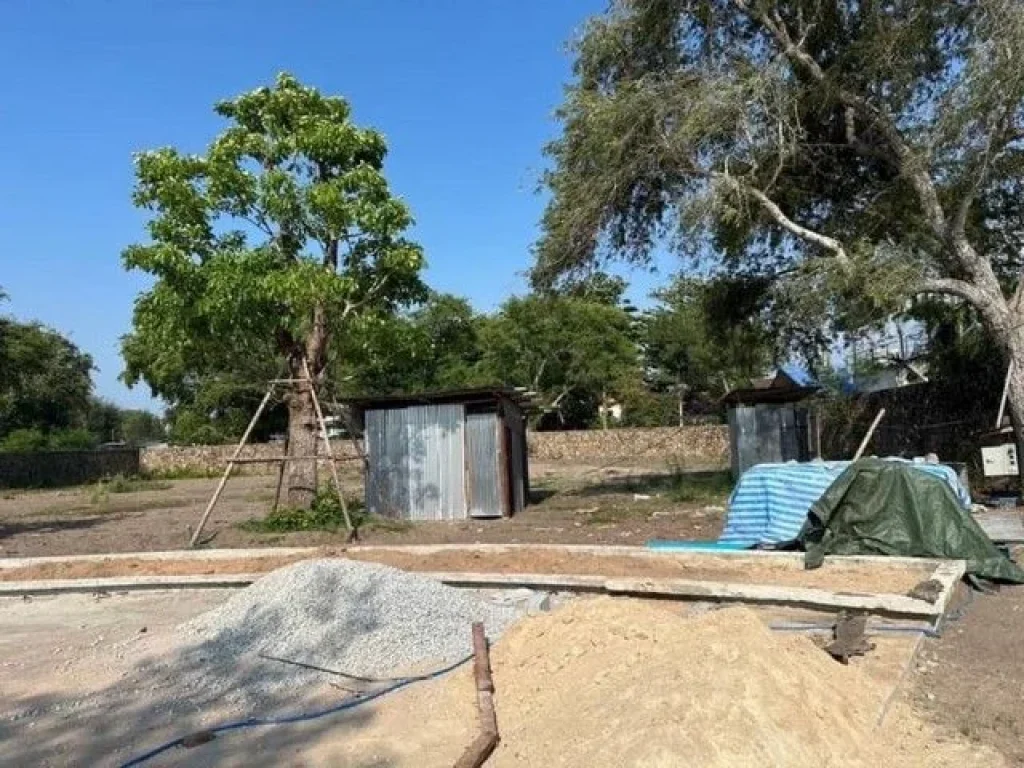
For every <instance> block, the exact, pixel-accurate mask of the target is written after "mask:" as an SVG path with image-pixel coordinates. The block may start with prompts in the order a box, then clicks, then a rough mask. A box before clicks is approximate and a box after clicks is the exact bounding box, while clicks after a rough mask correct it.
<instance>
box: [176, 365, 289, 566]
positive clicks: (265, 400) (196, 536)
mask: <svg viewBox="0 0 1024 768" xmlns="http://www.w3.org/2000/svg"><path fill="white" fill-rule="evenodd" d="M273 393H274V385H273V384H271V385H270V386H269V387H268V388H267V394H265V395H264V396H263V399H262V400H261V401H260V406H259V408H257V409H256V413H254V414H253V417H252V420H251V421H250V422H249V426H248V427H246V428H245V433H244V434H243V435H242V439H241V440H239V441H238V447H237V448H235V452H234V454H233V455H232V456H231V458H230V459H228V465H227V466H226V467H224V474H223V475H221V478H220V482H219V483H218V484H217V490H215V491H214V492H213V497H212V498H211V499H210V503H209V504H207V505H206V510H205V511H204V512H203V516H202V517H200V518H199V525H197V526H196V530H195V533H193V534H192V540H191V541H189V543H188V545H189V547H195V545H196V543H197V542H198V541H199V536H200V534H201V533H202V532H203V527H204V526H205V525H206V521H207V519H208V518H209V517H210V513H211V512H212V511H213V508H214V506H216V504H217V500H218V499H219V498H220V495H221V494H222V493H223V492H224V486H225V485H227V483H228V478H229V477H231V472H232V471H233V470H234V468H235V459H237V458H238V457H239V456H240V455H241V454H242V449H243V448H245V444H246V442H247V441H248V440H249V435H251V434H252V430H253V428H254V427H255V426H256V422H257V421H258V420H259V418H260V415H261V414H262V413H263V409H264V408H266V407H267V403H268V402H270V396H271V395H272V394H273Z"/></svg>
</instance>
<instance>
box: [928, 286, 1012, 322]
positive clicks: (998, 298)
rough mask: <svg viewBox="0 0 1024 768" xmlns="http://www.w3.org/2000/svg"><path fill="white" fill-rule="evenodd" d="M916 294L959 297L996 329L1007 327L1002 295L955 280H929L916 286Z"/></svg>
mask: <svg viewBox="0 0 1024 768" xmlns="http://www.w3.org/2000/svg"><path fill="white" fill-rule="evenodd" d="M915 293H941V294H945V295H947V296H957V297H959V298H961V299H964V300H965V301H967V302H969V303H970V304H971V305H973V306H974V307H975V309H977V310H978V311H979V312H981V313H982V314H983V315H985V316H986V317H987V318H988V319H989V321H990V322H992V323H993V324H994V325H995V326H996V327H1000V326H1003V325H1005V324H1006V323H1005V319H1006V305H1005V303H1004V302H1003V298H1002V295H1001V294H999V295H995V296H993V295H991V294H989V292H988V291H985V290H984V289H982V288H979V287H977V286H976V285H973V284H972V283H969V282H967V281H966V280H956V279H954V278H939V277H936V278H929V279H926V280H922V281H921V282H920V283H918V284H917V285H916V286H915Z"/></svg>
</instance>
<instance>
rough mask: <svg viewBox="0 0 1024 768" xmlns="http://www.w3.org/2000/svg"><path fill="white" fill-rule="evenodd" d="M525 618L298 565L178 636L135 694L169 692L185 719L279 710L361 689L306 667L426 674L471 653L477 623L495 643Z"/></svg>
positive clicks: (337, 567)
mask: <svg viewBox="0 0 1024 768" xmlns="http://www.w3.org/2000/svg"><path fill="white" fill-rule="evenodd" d="M524 610H525V608H524V606H522V605H514V604H509V603H508V602H505V604H502V602H501V601H493V600H485V599H483V598H481V597H478V596H477V595H475V594H473V593H468V592H466V591H464V590H459V589H456V588H453V587H447V586H444V585H443V584H441V583H440V582H437V581H434V580H432V579H429V578H425V577H423V576H420V575H417V574H414V573H407V572H405V571H401V570H398V569H396V568H391V567H388V566H384V565H378V564H376V563H366V562H359V561H355V560H345V559H331V560H307V561H303V562H300V563H296V564H295V565H292V566H289V567H287V568H282V569H280V570H277V571H274V572H272V573H270V574H268V575H267V576H265V577H263V578H262V579H260V580H258V581H256V582H255V583H253V584H252V585H251V586H250V587H248V588H247V589H245V590H242V591H241V592H239V593H238V594H236V595H234V596H233V597H232V598H231V599H229V600H228V601H227V602H226V603H224V604H223V605H221V606H219V607H217V608H215V609H213V610H211V611H209V612H207V613H204V614H202V615H200V616H198V617H197V618H195V619H193V620H191V621H189V622H188V623H186V624H183V625H182V626H181V627H179V628H178V637H179V639H180V645H179V646H178V647H177V648H175V649H174V650H173V652H172V653H171V654H170V655H169V656H165V657H163V658H161V659H157V660H153V661H152V662H150V663H149V664H146V665H144V666H141V667H139V668H138V669H137V670H136V671H135V673H134V674H133V675H132V678H133V680H132V682H133V683H134V684H135V685H137V686H138V687H139V688H140V689H141V688H146V689H149V690H150V691H153V690H157V689H164V690H166V691H168V692H172V691H173V695H172V696H171V704H178V705H182V706H185V707H186V708H189V709H198V708H203V707H209V706H211V705H214V704H216V705H217V706H218V708H225V707H226V708H228V709H236V710H239V711H241V710H245V711H248V712H250V713H254V712H255V713H258V712H267V711H274V710H280V709H282V708H288V706H289V704H291V703H293V702H294V701H295V700H296V699H297V698H298V697H299V696H300V695H301V694H304V693H309V692H311V691H312V690H314V689H317V690H322V688H323V686H325V685H326V684H327V683H329V682H334V683H336V684H338V685H342V686H345V687H347V688H348V689H349V690H351V687H352V686H359V685H361V684H362V685H365V684H363V683H360V682H359V681H351V680H349V679H348V678H345V677H341V676H336V675H330V674H328V673H325V672H322V671H317V670H314V669H310V668H308V667H309V666H316V667H323V668H325V669H330V670H335V671H338V672H343V673H346V674H347V675H354V676H360V677H375V678H376V677H395V676H400V675H403V674H410V673H420V672H425V671H429V670H432V669H435V668H438V667H441V666H444V665H445V664H449V663H452V662H455V661H458V660H460V659H462V658H464V657H466V656H467V655H469V654H470V653H471V651H472V642H471V632H470V627H471V625H472V623H473V622H474V621H483V622H484V624H485V626H486V628H487V634H488V636H489V637H490V638H491V639H492V640H493V639H494V638H496V637H497V636H498V635H499V634H500V633H501V631H502V630H503V629H504V628H505V627H506V626H508V625H509V624H510V623H511V622H512V621H514V620H515V619H516V618H517V617H518V616H519V615H521V614H522V612H523V611H524ZM265 656H273V657H276V658H277V659H285V660H288V661H292V662H298V663H299V664H303V665H307V666H299V665H298V664H290V663H285V662H284V661H274V660H269V659H266V658H263V657H265ZM171 708H172V709H177V708H178V707H177V706H173V707H171Z"/></svg>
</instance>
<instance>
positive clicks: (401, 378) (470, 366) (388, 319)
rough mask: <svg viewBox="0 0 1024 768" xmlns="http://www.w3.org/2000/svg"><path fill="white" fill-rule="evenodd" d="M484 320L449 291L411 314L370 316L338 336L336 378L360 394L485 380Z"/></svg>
mask: <svg viewBox="0 0 1024 768" xmlns="http://www.w3.org/2000/svg"><path fill="white" fill-rule="evenodd" d="M479 323H480V318H479V317H478V316H477V315H476V313H474V311H473V308H472V307H471V306H470V304H469V302H468V301H466V300H465V299H463V298H460V297H458V296H453V295H451V294H445V293H431V295H430V296H429V297H428V299H427V300H426V301H424V302H423V303H422V304H419V305H418V306H416V307H415V308H413V309H412V310H411V311H409V312H403V313H401V314H394V315H386V316H377V317H373V318H368V319H367V321H366V322H365V323H363V324H362V325H361V326H360V327H359V328H356V329H353V332H351V333H348V334H346V335H345V336H344V337H343V338H339V340H338V341H339V343H338V344H337V345H336V347H335V349H336V351H337V353H338V354H337V358H338V359H337V363H336V365H335V366H334V368H333V370H334V376H333V378H334V381H335V382H336V383H338V385H339V389H340V391H341V392H342V393H344V394H356V395H368V394H374V395H384V394H394V393H402V392H404V393H408V392H422V391H425V390H437V389H447V388H458V387H466V386H470V385H472V384H474V383H480V382H479V381H478V379H479V374H478V371H477V368H476V366H477V363H478V361H479V359H480V356H481V350H480V341H479Z"/></svg>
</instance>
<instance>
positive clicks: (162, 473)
mask: <svg viewBox="0 0 1024 768" xmlns="http://www.w3.org/2000/svg"><path fill="white" fill-rule="evenodd" d="M223 474H224V470H223V469H213V468H210V469H200V468H198V467H173V468H170V469H158V470H149V471H147V472H146V477H147V478H150V479H152V480H209V479H210V478H214V477H220V476H221V475H223Z"/></svg>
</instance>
